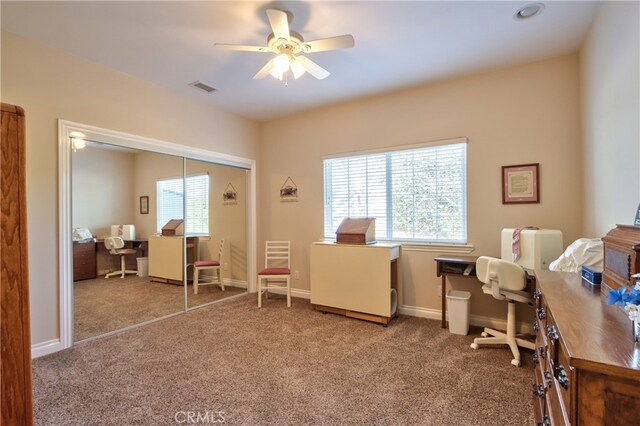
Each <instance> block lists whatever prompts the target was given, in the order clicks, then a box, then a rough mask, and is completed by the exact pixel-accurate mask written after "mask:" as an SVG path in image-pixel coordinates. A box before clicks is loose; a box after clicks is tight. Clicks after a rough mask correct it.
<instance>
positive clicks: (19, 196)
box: [0, 104, 33, 425]
mask: <svg viewBox="0 0 640 426" xmlns="http://www.w3.org/2000/svg"><path fill="white" fill-rule="evenodd" d="M1 140H2V145H1V147H2V149H1V155H0V176H1V178H0V189H1V194H0V207H1V208H0V212H1V213H0V215H1V216H2V218H1V219H2V221H1V222H0V223H1V224H2V226H1V227H0V264H1V267H0V271H1V272H0V275H1V276H0V283H1V284H0V288H1V291H0V305H2V309H1V311H2V314H1V316H0V325H1V328H2V333H1V336H0V346H1V349H2V351H1V356H0V365H1V368H0V395H2V403H1V410H0V424H2V425H31V424H32V423H33V416H32V396H31V331H30V328H29V263H28V260H27V253H28V251H27V209H26V207H27V197H26V184H25V183H26V173H25V155H26V154H25V117H24V111H23V110H22V108H20V107H16V106H13V105H7V104H2V139H1Z"/></svg>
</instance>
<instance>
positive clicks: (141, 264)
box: [137, 257, 149, 277]
mask: <svg viewBox="0 0 640 426" xmlns="http://www.w3.org/2000/svg"><path fill="white" fill-rule="evenodd" d="M137 261H138V274H137V275H138V276H139V277H148V276H149V258H148V257H138V258H137Z"/></svg>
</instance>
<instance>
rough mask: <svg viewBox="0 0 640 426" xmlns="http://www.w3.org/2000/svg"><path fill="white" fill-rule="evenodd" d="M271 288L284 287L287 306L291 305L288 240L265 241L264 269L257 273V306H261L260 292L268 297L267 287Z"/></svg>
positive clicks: (289, 245)
mask: <svg viewBox="0 0 640 426" xmlns="http://www.w3.org/2000/svg"><path fill="white" fill-rule="evenodd" d="M263 281H264V284H263ZM276 283H277V284H276ZM273 288H281V289H286V292H287V307H288V308H289V307H291V242H290V241H267V242H266V244H265V250H264V269H263V270H262V271H260V272H259V273H258V308H261V307H262V293H263V292H264V293H265V298H268V297H269V289H273Z"/></svg>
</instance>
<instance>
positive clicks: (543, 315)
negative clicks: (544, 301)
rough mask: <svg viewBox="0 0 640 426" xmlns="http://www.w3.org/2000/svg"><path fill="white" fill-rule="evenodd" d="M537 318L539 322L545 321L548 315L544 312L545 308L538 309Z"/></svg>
mask: <svg viewBox="0 0 640 426" xmlns="http://www.w3.org/2000/svg"><path fill="white" fill-rule="evenodd" d="M536 316H537V317H538V319H539V320H543V319H545V318H546V316H547V313H546V312H545V311H544V308H538V309H536Z"/></svg>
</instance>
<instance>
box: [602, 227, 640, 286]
mask: <svg viewBox="0 0 640 426" xmlns="http://www.w3.org/2000/svg"><path fill="white" fill-rule="evenodd" d="M602 242H603V243H604V271H603V273H602V284H603V285H602V286H601V291H602V295H603V296H604V297H607V295H608V293H609V289H612V290H617V289H619V288H620V287H623V286H627V287H628V286H631V285H633V284H635V282H632V278H631V275H633V274H637V273H638V272H640V226H632V225H616V227H615V228H613V229H612V230H611V231H609V232H607V235H605V236H604V237H603V238H602Z"/></svg>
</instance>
